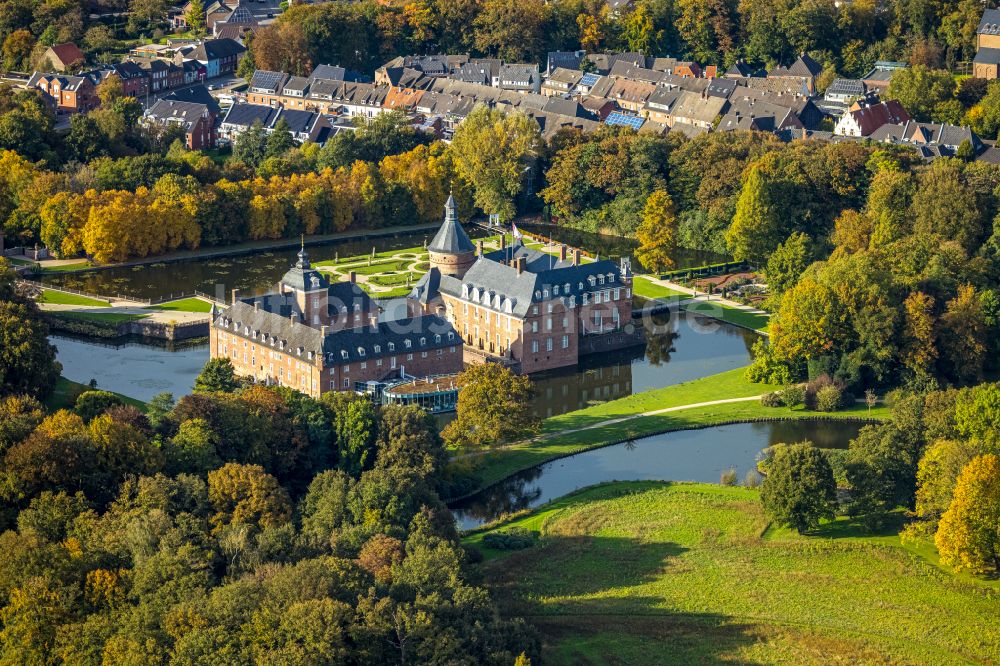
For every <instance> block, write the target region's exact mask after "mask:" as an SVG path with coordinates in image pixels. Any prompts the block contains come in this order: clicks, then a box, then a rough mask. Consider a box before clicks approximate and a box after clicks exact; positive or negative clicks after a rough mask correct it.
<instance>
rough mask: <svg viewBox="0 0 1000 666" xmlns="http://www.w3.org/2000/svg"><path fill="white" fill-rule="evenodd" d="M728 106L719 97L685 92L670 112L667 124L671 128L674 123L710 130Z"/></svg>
mask: <svg viewBox="0 0 1000 666" xmlns="http://www.w3.org/2000/svg"><path fill="white" fill-rule="evenodd" d="M728 105H729V102H728V101H727V100H725V99H722V98H721V97H709V96H708V95H707V94H705V93H702V94H700V95H699V94H698V93H694V92H690V91H687V90H685V91H684V92H682V93H681V95H680V97H678V98H677V102H676V103H675V104H674V106H673V108H672V109H671V110H670V114H669V122H668V124H669V125H670V126H671V127H673V125H674V124H675V123H682V124H687V125H691V126H694V127H700V128H702V129H705V130H710V129H712V125H713V124H714V123H715V119H716V118H718V117H719V116H720V115H722V112H723V111H724V110H725V109H726V107H727V106H728Z"/></svg>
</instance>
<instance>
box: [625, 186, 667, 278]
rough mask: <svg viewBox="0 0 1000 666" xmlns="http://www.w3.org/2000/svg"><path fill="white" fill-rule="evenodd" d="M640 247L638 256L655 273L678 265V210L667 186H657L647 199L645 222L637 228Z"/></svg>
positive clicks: (644, 210)
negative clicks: (675, 264)
mask: <svg viewBox="0 0 1000 666" xmlns="http://www.w3.org/2000/svg"><path fill="white" fill-rule="evenodd" d="M635 236H636V238H638V239H639V243H640V245H639V247H638V248H637V249H636V251H635V257H636V259H638V260H639V261H640V263H642V265H643V266H644V267H645V268H646V269H647V270H649V271H652V272H653V273H662V272H663V271H666V270H669V269H671V268H673V267H674V253H675V252H677V211H676V210H675V208H674V201H673V199H671V198H670V195H669V194H667V191H666V190H656V191H654V192H653V193H652V194H650V195H649V197H648V198H647V199H646V207H645V208H644V209H643V211H642V222H640V223H639V227H638V228H637V229H636V230H635Z"/></svg>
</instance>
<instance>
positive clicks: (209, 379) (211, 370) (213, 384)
mask: <svg viewBox="0 0 1000 666" xmlns="http://www.w3.org/2000/svg"><path fill="white" fill-rule="evenodd" d="M239 387H240V382H239V380H238V379H237V378H236V369H235V368H234V367H233V362H232V361H230V360H229V359H228V358H213V359H211V360H210V361H209V362H208V363H206V364H205V367H204V368H202V369H201V372H200V373H199V374H198V376H197V377H196V378H195V380H194V392H195V393H232V392H233V391H235V390H236V389H238V388H239Z"/></svg>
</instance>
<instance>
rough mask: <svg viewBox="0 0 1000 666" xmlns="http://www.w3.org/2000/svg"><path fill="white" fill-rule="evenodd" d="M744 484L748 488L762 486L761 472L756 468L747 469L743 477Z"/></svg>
mask: <svg viewBox="0 0 1000 666" xmlns="http://www.w3.org/2000/svg"><path fill="white" fill-rule="evenodd" d="M743 486H744V487H746V488H758V487H759V486H760V472H758V471H757V470H754V469H751V470H747V473H746V476H744V477H743Z"/></svg>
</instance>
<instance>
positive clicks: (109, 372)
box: [49, 334, 208, 402]
mask: <svg viewBox="0 0 1000 666" xmlns="http://www.w3.org/2000/svg"><path fill="white" fill-rule="evenodd" d="M49 339H50V341H51V342H52V344H54V345H55V346H56V349H57V353H56V358H57V359H58V360H59V362H60V363H62V366H63V371H62V374H63V376H64V377H66V378H67V379H71V380H72V381H74V382H79V383H81V384H87V383H89V382H90V380H95V381H96V382H97V388H99V389H102V390H105V391H114V392H115V393H122V394H124V395H127V396H130V397H132V398H138V399H139V400H142V401H144V402H148V401H149V400H150V399H152V398H153V396H155V395H156V394H158V393H163V392H164V391H167V392H170V393H173V394H174V397H175V398H179V397H180V396H182V395H187V394H188V393H191V390H192V389H193V388H194V380H195V377H197V376H198V373H199V372H201V368H202V366H203V365H204V364H205V361H207V360H208V344H207V343H197V344H190V345H168V344H166V343H160V344H156V343H155V342H154V341H150V340H142V339H121V340H114V341H111V342H106V341H102V340H99V339H95V338H78V337H70V336H66V335H61V334H60V335H52V336H49Z"/></svg>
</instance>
